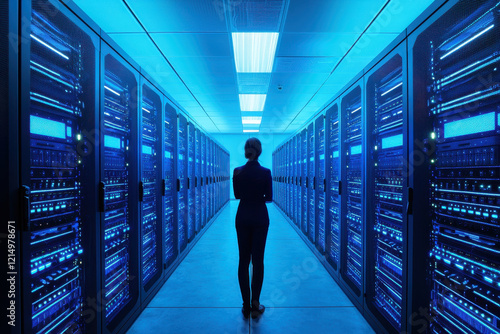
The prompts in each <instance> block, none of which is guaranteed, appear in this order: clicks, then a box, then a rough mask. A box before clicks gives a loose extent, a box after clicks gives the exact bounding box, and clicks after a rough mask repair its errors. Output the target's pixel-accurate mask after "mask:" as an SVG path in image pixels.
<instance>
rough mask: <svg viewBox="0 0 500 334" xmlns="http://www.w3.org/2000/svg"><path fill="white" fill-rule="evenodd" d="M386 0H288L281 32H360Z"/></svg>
mask: <svg viewBox="0 0 500 334" xmlns="http://www.w3.org/2000/svg"><path fill="white" fill-rule="evenodd" d="M385 3H386V0H350V1H332V0H309V1H303V0H290V5H289V6H288V12H287V17H286V23H285V28H284V32H285V33H287V32H337V33H346V32H354V33H361V32H363V30H364V29H365V28H366V27H367V26H368V24H369V22H370V20H371V19H372V18H373V17H374V16H375V15H376V13H378V12H379V11H380V9H381V8H382V6H383V5H384V4H385Z"/></svg>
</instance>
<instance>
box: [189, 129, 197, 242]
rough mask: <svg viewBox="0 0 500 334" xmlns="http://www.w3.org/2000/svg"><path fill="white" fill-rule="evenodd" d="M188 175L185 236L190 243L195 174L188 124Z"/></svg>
mask: <svg viewBox="0 0 500 334" xmlns="http://www.w3.org/2000/svg"><path fill="white" fill-rule="evenodd" d="M187 138H188V159H187V160H188V163H187V168H188V174H187V193H188V200H187V202H188V206H187V211H188V218H187V226H188V230H187V236H188V241H189V242H191V241H192V240H193V239H194V236H195V234H196V228H195V220H196V204H195V203H196V198H195V189H194V173H195V161H194V159H195V142H196V141H195V128H194V125H193V124H192V123H188V135H187Z"/></svg>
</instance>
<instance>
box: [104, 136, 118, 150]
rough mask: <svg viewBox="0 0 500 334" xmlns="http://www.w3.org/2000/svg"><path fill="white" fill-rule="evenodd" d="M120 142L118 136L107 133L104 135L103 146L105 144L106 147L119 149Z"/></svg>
mask: <svg viewBox="0 0 500 334" xmlns="http://www.w3.org/2000/svg"><path fill="white" fill-rule="evenodd" d="M120 143H121V140H120V138H116V137H113V136H108V135H105V136H104V146H106V147H110V148H116V149H117V150H119V149H120Z"/></svg>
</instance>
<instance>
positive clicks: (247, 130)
mask: <svg viewBox="0 0 500 334" xmlns="http://www.w3.org/2000/svg"><path fill="white" fill-rule="evenodd" d="M243 132H244V133H245V132H259V130H251V129H244V130H243Z"/></svg>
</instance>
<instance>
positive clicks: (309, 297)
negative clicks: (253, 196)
mask: <svg viewBox="0 0 500 334" xmlns="http://www.w3.org/2000/svg"><path fill="white" fill-rule="evenodd" d="M237 207H238V201H235V200H232V201H230V203H229V205H227V206H226V207H225V209H224V210H223V211H222V212H221V214H220V215H219V217H218V218H217V220H216V221H215V222H214V223H213V224H212V226H211V227H210V228H209V229H208V231H206V233H205V234H204V235H203V236H202V238H201V239H200V240H199V242H198V243H197V244H196V245H195V246H194V248H193V249H192V250H191V252H190V253H189V254H188V255H187V257H186V258H185V259H184V261H183V262H182V263H181V264H180V265H179V267H178V268H177V270H176V271H175V272H174V273H173V274H172V276H171V277H170V278H169V279H168V281H167V282H166V283H165V285H164V286H163V287H162V288H161V290H160V291H159V292H158V294H157V295H156V296H155V297H154V298H153V300H152V301H151V302H150V303H149V305H148V307H147V308H146V309H145V310H144V311H143V312H142V314H141V315H140V316H139V318H138V319H137V321H136V322H135V323H134V324H133V326H132V327H131V328H130V330H129V332H128V333H157V334H159V333H189V334H195V333H196V334H198V333H210V334H212V333H218V334H226V333H227V334H235V333H236V334H243V333H262V334H264V333H273V334H274V333H287V334H289V333H291V334H294V333H297V334H304V333H306V334H307V333H373V330H372V329H371V327H370V325H368V323H367V322H366V320H365V319H364V318H363V317H362V315H361V314H360V313H359V311H358V310H357V309H356V308H355V307H354V306H353V304H352V303H351V302H350V301H349V299H348V298H347V296H346V295H345V294H344V293H343V292H342V290H341V289H340V288H339V286H338V285H337V284H336V283H335V281H334V280H333V279H332V278H331V276H330V275H329V274H328V272H327V271H326V270H325V268H324V267H323V266H322V265H321V263H320V262H319V261H318V260H317V258H316V257H315V256H314V254H313V253H312V252H311V250H310V249H309V248H308V247H307V245H306V244H305V243H304V242H303V241H302V239H301V238H300V237H299V236H298V235H297V233H296V232H295V231H294V229H293V228H292V227H291V226H290V225H289V224H288V222H287V221H286V220H285V218H284V217H283V216H282V214H281V213H280V212H279V210H278V209H277V208H276V207H275V206H274V204H268V209H269V215H270V220H271V224H270V226H269V235H268V239H267V244H266V253H265V260H264V265H265V273H264V286H263V288H262V295H261V303H262V304H264V305H265V306H266V307H267V309H266V312H265V313H264V314H263V315H262V317H260V318H259V319H257V320H247V319H245V318H244V317H243V315H242V314H241V295H240V291H239V287H238V279H237V267H238V244H237V241H236V231H235V228H234V217H235V215H236V209H237Z"/></svg>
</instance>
